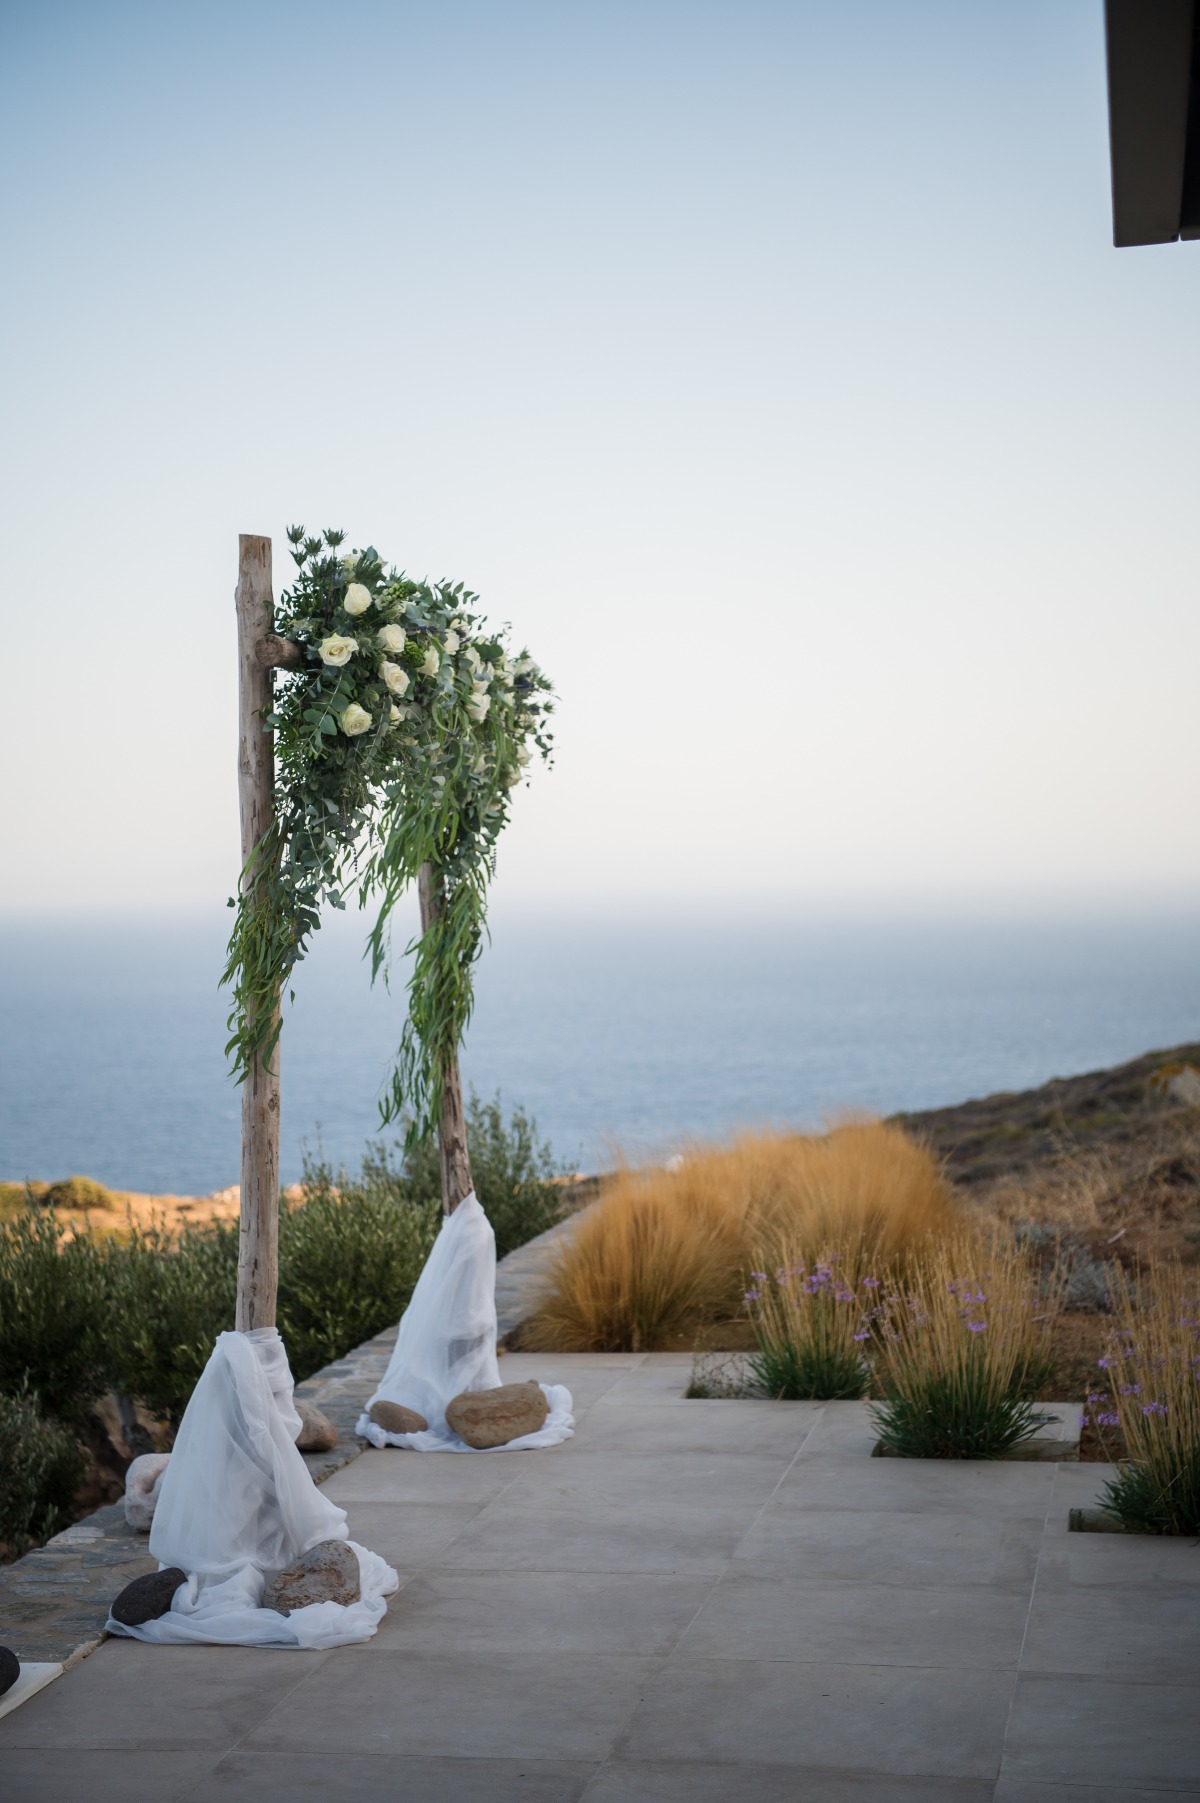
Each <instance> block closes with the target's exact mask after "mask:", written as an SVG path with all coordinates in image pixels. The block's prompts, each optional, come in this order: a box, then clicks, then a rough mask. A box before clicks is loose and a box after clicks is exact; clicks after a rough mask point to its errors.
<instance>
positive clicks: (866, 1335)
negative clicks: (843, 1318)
mask: <svg viewBox="0 0 1200 1803" xmlns="http://www.w3.org/2000/svg"><path fill="white" fill-rule="evenodd" d="M870 1337H871V1336H870V1334H869V1333H855V1334H851V1336H850V1338H851V1339H852V1340H858V1341H860V1342H861V1341H862V1340H869V1339H870Z"/></svg>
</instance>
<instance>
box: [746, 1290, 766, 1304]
mask: <svg viewBox="0 0 1200 1803" xmlns="http://www.w3.org/2000/svg"><path fill="white" fill-rule="evenodd" d="M745 1300H746V1301H747V1302H761V1301H762V1291H761V1290H747V1291H746V1295H745Z"/></svg>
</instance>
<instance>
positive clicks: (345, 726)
mask: <svg viewBox="0 0 1200 1803" xmlns="http://www.w3.org/2000/svg"><path fill="white" fill-rule="evenodd" d="M371 724H372V722H371V716H370V714H369V713H368V712H367V710H366V708H365V707H359V705H358V703H357V701H352V702H351V703H350V706H349V707H348V708H347V709H346V711H345V713H344V714H343V715H342V731H343V732H344V733H345V735H346V737H347V738H348V739H356V738H357V737H358V735H359V733H360V732H370V730H371Z"/></svg>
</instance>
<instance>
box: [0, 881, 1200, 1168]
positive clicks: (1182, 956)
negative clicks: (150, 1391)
mask: <svg viewBox="0 0 1200 1803" xmlns="http://www.w3.org/2000/svg"><path fill="white" fill-rule="evenodd" d="M228 924H229V916H228V914H226V913H225V912H224V911H222V912H221V913H220V914H219V915H216V916H211V917H208V918H200V919H195V920H189V919H183V918H172V919H160V920H146V919H143V920H137V921H125V922H122V923H118V922H111V923H108V922H104V921H96V920H89V921H83V920H77V921H53V920H45V919H43V920H41V921H37V922H32V921H9V922H8V923H7V924H6V925H2V926H0V1019H2V1021H3V1027H2V1031H0V1178H4V1179H8V1180H13V1179H16V1180H20V1179H23V1178H26V1177H29V1178H34V1179H38V1178H40V1179H46V1180H54V1179H56V1178H59V1177H64V1176H67V1175H69V1174H73V1173H76V1172H78V1173H82V1174H85V1175H88V1176H92V1177H96V1178H98V1179H99V1180H100V1181H101V1182H103V1183H106V1184H109V1185H112V1186H115V1187H118V1188H125V1189H132V1190H144V1191H150V1192H153V1193H167V1192H171V1193H175V1194H183V1195H202V1194H206V1193H208V1192H209V1191H211V1190H214V1189H217V1188H221V1187H223V1186H224V1185H226V1184H229V1183H232V1182H236V1180H237V1176H238V1129H239V1114H240V1104H239V1092H238V1090H237V1089H236V1087H235V1086H234V1085H233V1084H232V1083H231V1081H230V1080H229V1077H228V1074H227V1069H226V1064H225V1058H224V1050H223V1048H224V1044H225V1040H226V1037H227V1035H226V1031H225V1016H226V1013H227V1010H228V1000H227V995H226V993H225V992H223V991H220V990H219V989H218V987H217V979H218V976H219V974H220V970H221V965H222V951H223V939H224V935H225V933H226V932H227V930H228ZM363 936H364V935H363V918H362V916H360V915H357V914H348V915H346V916H338V917H336V918H335V920H334V921H333V922H332V923H331V924H330V925H329V926H328V927H325V928H323V929H322V931H321V932H320V933H319V934H318V936H317V939H316V941H315V944H314V948H313V952H312V954H311V956H310V957H309V958H308V959H307V960H306V961H305V962H304V963H303V964H302V965H301V966H300V967H299V968H298V970H297V972H296V977H295V984H294V988H295V997H296V999H295V1002H294V1003H293V1004H291V1005H290V1006H289V1007H288V1009H287V1013H286V1017H285V1025H284V1031H283V1039H282V1044H281V1053H282V1084H283V1125H282V1158H281V1166H282V1177H283V1180H284V1181H285V1182H292V1181H295V1180H296V1179H297V1178H298V1177H299V1176H300V1175H301V1173H302V1169H303V1165H304V1160H305V1158H306V1156H307V1157H310V1158H317V1157H319V1158H324V1159H325V1160H327V1161H328V1162H329V1163H331V1164H332V1165H333V1166H334V1167H335V1168H336V1167H338V1166H345V1167H346V1168H347V1169H351V1170H353V1169H355V1168H357V1165H358V1162H359V1160H360V1158H361V1156H362V1153H363V1151H364V1148H365V1147H366V1146H367V1144H368V1143H369V1142H372V1141H376V1140H383V1141H384V1143H385V1144H387V1143H390V1142H392V1141H393V1140H394V1139H395V1138H396V1129H395V1128H388V1129H384V1128H382V1127H381V1125H380V1118H379V1105H378V1103H379V1095H380V1092H381V1088H382V1085H383V1083H384V1080H385V1078H386V1075H387V1071H388V1069H389V1064H390V1060H391V1057H392V1055H393V1053H394V1050H395V1047H396V1044H397V1042H398V1040H399V1037H400V1031H401V1027H402V1023H403V1015H404V979H405V970H404V966H403V961H402V960H401V961H400V962H399V964H398V965H397V967H396V969H395V970H394V972H393V977H392V984H391V987H390V989H388V988H384V987H383V986H382V985H380V986H376V987H375V988H372V986H371V983H370V980H369V972H368V968H367V966H366V965H365V964H364V962H363V958H362V945H363ZM476 988H477V999H476V1007H475V1015H474V1019H473V1021H472V1023H471V1026H470V1029H469V1031H468V1035H467V1039H466V1043H465V1047H464V1052H463V1072H464V1079H465V1082H466V1083H467V1084H468V1085H470V1086H473V1087H474V1088H475V1089H476V1091H477V1092H478V1093H479V1094H480V1095H481V1096H483V1097H485V1098H488V1099H490V1098H491V1097H493V1096H495V1095H497V1094H499V1096H500V1098H501V1104H502V1107H503V1108H504V1109H505V1110H506V1111H507V1110H509V1109H511V1108H512V1107H514V1106H519V1107H521V1108H523V1109H524V1110H525V1111H526V1112H527V1113H529V1114H532V1115H533V1116H534V1117H535V1119H536V1121H537V1124H538V1128H539V1131H540V1134H541V1136H542V1137H543V1138H544V1139H545V1140H546V1141H548V1142H549V1144H550V1146H551V1148H552V1151H553V1155H554V1157H555V1159H556V1160H557V1161H558V1163H559V1165H560V1166H561V1167H562V1168H564V1169H572V1170H579V1171H594V1170H599V1169H605V1168H610V1167H611V1165H612V1163H613V1161H614V1160H615V1159H616V1158H617V1157H620V1156H624V1157H628V1158H647V1157H658V1156H662V1155H664V1154H667V1153H669V1152H670V1151H671V1150H673V1149H675V1148H676V1147H678V1146H679V1145H681V1144H683V1143H685V1142H687V1141H689V1140H695V1139H697V1138H699V1139H706V1140H714V1139H720V1138H722V1137H725V1136H727V1135H729V1134H731V1133H733V1132H735V1131H736V1130H738V1129H739V1128H745V1127H756V1126H763V1125H776V1126H795V1127H801V1128H806V1127H818V1126H820V1125H821V1124H822V1123H823V1122H825V1121H827V1120H830V1119H833V1118H836V1117H837V1116H838V1115H840V1114H842V1113H844V1112H846V1111H871V1112H880V1113H888V1112H891V1111H893V1110H897V1109H920V1108H928V1107H939V1106H943V1105H946V1104H951V1103H955V1102H961V1101H965V1100H967V1099H968V1098H971V1097H975V1096H980V1095H988V1094H992V1093H994V1092H995V1091H998V1090H1019V1089H1025V1088H1029V1087H1032V1086H1034V1085H1037V1084H1040V1083H1043V1082H1045V1081H1046V1080H1047V1079H1049V1078H1051V1077H1054V1076H1066V1075H1071V1074H1073V1073H1077V1072H1081V1071H1087V1070H1095V1069H1099V1068H1102V1067H1104V1066H1107V1065H1110V1064H1114V1063H1119V1062H1121V1061H1123V1060H1125V1059H1129V1058H1134V1057H1137V1056H1139V1055H1140V1054H1141V1053H1143V1052H1146V1051H1149V1050H1152V1049H1157V1048H1161V1047H1166V1046H1172V1045H1176V1044H1179V1043H1181V1042H1184V1041H1187V1040H1196V1039H1200V958H1198V957H1197V935H1196V926H1195V921H1194V919H1192V918H1189V917H1184V916H1183V915H1182V914H1180V915H1176V916H1173V917H1170V918H1162V917H1153V916H1151V915H1149V914H1145V915H1142V916H1136V915H1134V914H1132V913H1131V914H1128V915H1126V916H1124V917H1121V918H1116V917H1113V918H1106V919H1087V918H1081V917H1078V916H1071V915H1068V914H1066V913H1062V914H1059V915H1056V916H1054V917H1047V918H1044V919H1035V918H1031V917H1029V916H1028V915H1023V916H1021V917H1014V918H1007V919H1006V918H1003V917H997V918H992V919H988V918H984V917H982V916H980V915H979V914H975V915H972V916H971V917H970V918H965V917H964V918H955V917H953V916H946V917H943V918H938V919H933V918H922V917H918V916H912V915H909V916H905V917H904V918H902V919H893V918H889V917H887V916H885V915H881V916H880V917H878V918H870V917H868V916H859V915H856V916H853V917H842V918H836V917H833V916H827V917H822V918H813V917H810V916H807V915H803V914H800V913H794V914H793V913H789V912H788V911H786V910H782V909H781V910H776V911H775V912H764V913H762V914H761V915H753V914H747V913H745V912H734V911H733V910H732V909H731V910H730V911H729V914H728V916H727V917H720V916H716V915H713V914H712V913H708V914H705V915H703V916H700V915H694V914H692V913H691V912H690V911H689V910H688V909H686V908H681V909H680V910H678V912H677V913H675V914H667V913H663V914H662V915H660V916H657V917H653V918H643V917H638V916H636V915H634V914H632V913H631V912H629V911H626V910H621V909H616V908H614V909H613V910H611V911H609V912H596V913H589V914H584V913H582V912H576V913H572V912H570V911H562V910H560V911H557V912H553V913H551V912H545V911H542V912H534V911H526V912H523V911H522V910H521V909H520V908H519V907H517V906H513V907H510V908H509V909H508V910H507V911H506V912H502V913H498V914H497V915H496V917H495V919H494V924H493V934H492V941H491V943H490V944H489V945H488V946H487V948H486V949H485V952H484V954H483V957H482V958H481V960H480V963H479V966H478V970H477V985H476Z"/></svg>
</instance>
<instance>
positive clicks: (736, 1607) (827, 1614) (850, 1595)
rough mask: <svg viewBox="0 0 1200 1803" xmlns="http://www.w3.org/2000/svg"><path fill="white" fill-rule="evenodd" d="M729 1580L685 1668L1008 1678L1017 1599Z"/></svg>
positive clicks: (1016, 1643)
mask: <svg viewBox="0 0 1200 1803" xmlns="http://www.w3.org/2000/svg"><path fill="white" fill-rule="evenodd" d="M736 1571H737V1568H735V1570H734V1571H733V1572H728V1573H726V1575H725V1577H724V1578H722V1579H721V1581H720V1583H719V1584H717V1585H716V1586H714V1588H713V1589H712V1591H711V1592H710V1594H709V1596H708V1599H707V1601H706V1602H705V1604H704V1606H703V1608H702V1609H701V1610H700V1613H699V1614H698V1615H697V1617H696V1619H695V1620H694V1621H693V1623H692V1625H691V1626H690V1627H689V1629H688V1631H687V1633H686V1634H685V1635H684V1637H683V1640H682V1641H681V1642H680V1646H679V1656H680V1658H682V1659H796V1660H803V1661H815V1662H817V1663H820V1662H822V1661H827V1662H828V1663H830V1664H833V1665H921V1666H953V1667H955V1668H956V1669H961V1670H971V1669H975V1670H981V1671H984V1670H995V1671H1007V1672H1011V1673H1014V1674H1015V1672H1016V1668H1017V1660H1018V1658H1019V1656H1020V1652H1021V1636H1022V1633H1023V1632H1024V1628H1025V1619H1026V1612H1027V1608H1028V1600H1027V1597H1026V1595H1025V1593H1024V1591H1021V1590H986V1589H983V1588H981V1587H978V1586H973V1587H972V1588H970V1589H956V1590H947V1589H921V1588H917V1587H913V1586H910V1585H903V1584H826V1583H822V1582H821V1581H820V1580H819V1579H808V1578H792V1579H789V1580H788V1581H787V1582H786V1583H780V1582H779V1580H778V1579H776V1578H753V1577H745V1576H743V1575H735V1573H736Z"/></svg>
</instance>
